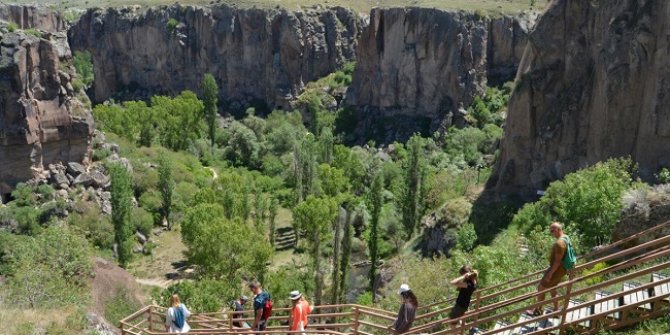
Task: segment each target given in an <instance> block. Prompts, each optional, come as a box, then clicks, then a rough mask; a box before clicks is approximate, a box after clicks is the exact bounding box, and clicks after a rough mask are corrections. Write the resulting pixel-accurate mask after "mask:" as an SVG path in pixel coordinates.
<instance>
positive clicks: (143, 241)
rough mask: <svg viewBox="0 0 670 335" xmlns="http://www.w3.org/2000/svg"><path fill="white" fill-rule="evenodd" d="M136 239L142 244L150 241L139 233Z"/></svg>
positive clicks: (136, 233)
mask: <svg viewBox="0 0 670 335" xmlns="http://www.w3.org/2000/svg"><path fill="white" fill-rule="evenodd" d="M135 237H136V238H137V241H138V242H140V243H141V244H145V243H147V241H148V240H149V239H148V238H147V237H146V236H145V235H144V234H142V233H140V232H139V231H138V232H135Z"/></svg>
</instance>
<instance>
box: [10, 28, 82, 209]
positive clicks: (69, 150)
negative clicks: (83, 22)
mask: <svg viewBox="0 0 670 335" xmlns="http://www.w3.org/2000/svg"><path fill="white" fill-rule="evenodd" d="M71 58H72V57H71V53H70V48H69V47H68V44H67V38H66V36H65V34H64V33H56V34H51V33H43V34H42V37H37V36H34V35H32V34H27V33H24V32H22V31H17V32H14V33H7V32H5V33H0V195H2V196H4V195H6V194H7V193H9V192H10V190H11V188H12V187H13V186H14V185H16V184H17V183H18V182H22V181H26V180H29V179H32V178H35V177H38V176H39V175H41V174H44V173H46V169H45V167H46V166H48V165H49V164H51V163H54V162H72V161H75V162H82V161H84V160H85V159H86V157H87V153H88V152H89V147H90V146H89V144H90V143H89V142H90V138H91V134H92V131H93V119H92V117H91V112H90V108H89V107H88V106H87V105H86V104H85V103H84V102H82V100H80V98H81V99H83V100H87V98H86V95H85V94H83V92H82V91H77V90H75V88H73V86H72V79H73V75H74V69H73V68H72V67H71V65H70V62H71Z"/></svg>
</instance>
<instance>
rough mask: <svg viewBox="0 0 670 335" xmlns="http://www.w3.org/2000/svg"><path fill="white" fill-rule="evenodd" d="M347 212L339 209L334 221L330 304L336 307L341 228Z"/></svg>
mask: <svg viewBox="0 0 670 335" xmlns="http://www.w3.org/2000/svg"><path fill="white" fill-rule="evenodd" d="M346 215H347V213H346V211H345V210H344V208H341V207H340V208H338V213H337V218H336V219H335V220H333V232H334V236H333V274H332V283H333V286H332V292H331V293H332V294H331V297H330V303H331V304H332V305H336V304H337V303H338V299H339V297H340V296H339V292H338V290H339V282H340V267H339V266H340V263H339V258H340V239H341V234H340V231H341V227H342V223H343V222H344V220H345V219H346Z"/></svg>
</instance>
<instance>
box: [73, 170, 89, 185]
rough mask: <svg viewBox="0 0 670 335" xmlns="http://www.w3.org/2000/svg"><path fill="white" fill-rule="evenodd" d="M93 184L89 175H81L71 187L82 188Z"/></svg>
mask: <svg viewBox="0 0 670 335" xmlns="http://www.w3.org/2000/svg"><path fill="white" fill-rule="evenodd" d="M92 184H93V179H92V178H91V175H90V174H89V173H82V174H80V175H78V176H77V178H75V179H74V181H73V182H72V185H74V186H79V185H81V186H84V187H89V186H91V185H92Z"/></svg>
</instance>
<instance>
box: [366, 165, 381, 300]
mask: <svg viewBox="0 0 670 335" xmlns="http://www.w3.org/2000/svg"><path fill="white" fill-rule="evenodd" d="M383 192H384V176H383V175H382V174H381V173H379V172H377V174H376V175H375V177H374V180H373V181H372V188H371V189H370V196H369V202H370V234H369V236H368V251H369V252H370V272H369V273H368V279H369V281H370V284H369V289H370V292H371V293H372V301H375V298H376V296H375V280H376V279H377V261H378V252H379V217H380V215H381V211H382V206H383V205H384V199H383V196H384V194H383Z"/></svg>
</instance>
